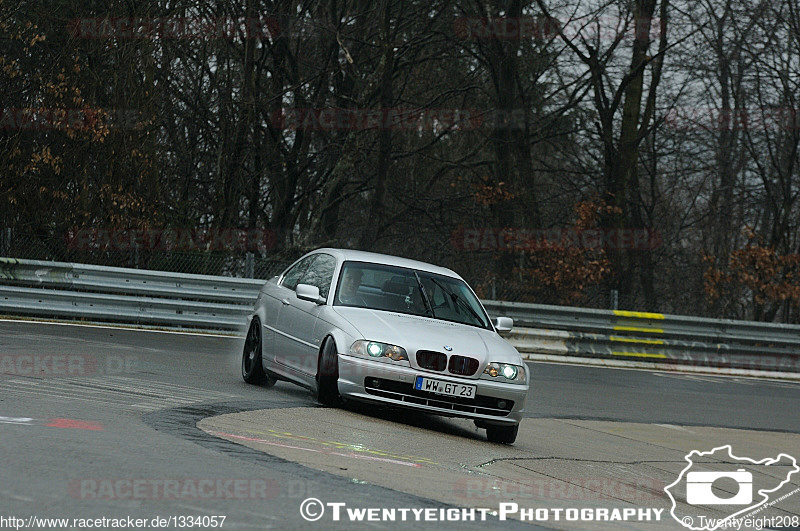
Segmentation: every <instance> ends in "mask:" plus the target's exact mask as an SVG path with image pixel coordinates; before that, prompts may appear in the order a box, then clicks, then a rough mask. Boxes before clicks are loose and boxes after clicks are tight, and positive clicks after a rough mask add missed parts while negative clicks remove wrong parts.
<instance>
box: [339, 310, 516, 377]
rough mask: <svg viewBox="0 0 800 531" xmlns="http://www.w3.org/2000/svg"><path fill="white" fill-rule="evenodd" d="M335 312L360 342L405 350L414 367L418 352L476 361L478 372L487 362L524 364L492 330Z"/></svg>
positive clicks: (390, 315)
mask: <svg viewBox="0 0 800 531" xmlns="http://www.w3.org/2000/svg"><path fill="white" fill-rule="evenodd" d="M335 311H336V313H338V314H339V315H340V316H341V317H342V318H343V319H345V320H346V321H347V322H349V323H350V324H351V325H352V326H353V327H355V328H356V330H358V332H359V334H361V336H362V337H361V338H362V339H368V340H371V341H380V342H382V343H389V344H392V345H399V346H401V347H403V348H405V349H406V351H407V352H408V354H409V358H410V361H411V365H412V366H414V367H417V365H416V360H415V353H416V351H417V350H434V351H437V352H442V353H444V354H446V355H447V356H448V357H449V356H451V355H456V354H457V355H461V356H468V357H472V358H477V359H478V361H480V362H481V365H480V366H481V369H483V368H484V367H485V366H486V364H487V363H489V362H498V363H514V364H517V365H522V364H523V363H522V358H521V356H520V355H519V352H517V350H516V349H515V348H514V347H513V346H511V344H509V343H508V342H507V341H506V340H505V339H503V338H502V337H500V336H499V335H498V334H497V333H496V332H494V331H493V330H484V329H481V328H477V327H474V326H469V325H464V324H460V323H452V322H449V321H442V320H439V319H432V318H430V317H422V316H417V315H406V314H400V313H394V312H386V311H381V310H370V309H367V308H351V307H347V306H338V307H335ZM445 346H448V347H450V348H452V350H447V349H446V348H445Z"/></svg>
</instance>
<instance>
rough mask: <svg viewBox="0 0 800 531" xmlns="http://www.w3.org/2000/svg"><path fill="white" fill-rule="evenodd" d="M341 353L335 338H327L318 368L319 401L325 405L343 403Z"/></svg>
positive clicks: (331, 405) (333, 405) (335, 405)
mask: <svg viewBox="0 0 800 531" xmlns="http://www.w3.org/2000/svg"><path fill="white" fill-rule="evenodd" d="M338 381H339V354H338V353H337V352H336V343H334V342H333V338H330V337H328V338H326V339H325V342H324V343H323V344H322V349H321V351H320V355H319V366H318V368H317V401H318V402H319V403H320V404H322V405H323V406H328V407H337V406H340V405H342V403H343V401H342V397H341V396H340V395H339V386H338Z"/></svg>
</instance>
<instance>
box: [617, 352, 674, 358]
mask: <svg viewBox="0 0 800 531" xmlns="http://www.w3.org/2000/svg"><path fill="white" fill-rule="evenodd" d="M611 353H612V354H613V355H615V356H628V357H630V358H659V359H664V358H666V357H667V355H666V354H648V353H647V352H611Z"/></svg>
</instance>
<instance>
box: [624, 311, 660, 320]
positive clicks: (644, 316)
mask: <svg viewBox="0 0 800 531" xmlns="http://www.w3.org/2000/svg"><path fill="white" fill-rule="evenodd" d="M614 315H616V316H617V317H635V318H636V319H659V320H662V321H663V320H664V314H663V313H648V312H630V311H627V310H614Z"/></svg>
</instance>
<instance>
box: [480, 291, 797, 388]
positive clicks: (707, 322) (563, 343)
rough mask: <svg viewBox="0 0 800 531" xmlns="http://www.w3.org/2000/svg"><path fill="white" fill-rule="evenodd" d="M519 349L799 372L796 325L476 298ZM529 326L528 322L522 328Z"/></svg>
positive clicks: (612, 358) (694, 364)
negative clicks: (508, 321)
mask: <svg viewBox="0 0 800 531" xmlns="http://www.w3.org/2000/svg"><path fill="white" fill-rule="evenodd" d="M483 304H484V306H485V307H486V310H487V311H488V312H489V314H490V315H492V316H506V317H511V318H512V319H514V327H515V328H514V330H512V332H511V333H510V334H508V339H509V340H510V341H511V342H512V343H514V344H515V346H516V347H517V349H518V350H519V351H520V352H528V353H536V354H545V355H555V356H580V357H589V358H602V359H611V360H636V361H649V362H657V363H666V364H673V365H683V366H687V365H688V366H695V367H722V368H729V369H742V370H750V371H770V372H777V373H800V326H797V325H785V324H776V323H761V322H753V321H734V320H729V319H705V318H699V317H687V316H681V315H668V314H660V313H646V312H631V311H623V310H594V309H588V308H572V307H566V306H549V305H542V304H524V303H513V302H501V301H483ZM528 327H531V328H528Z"/></svg>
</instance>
